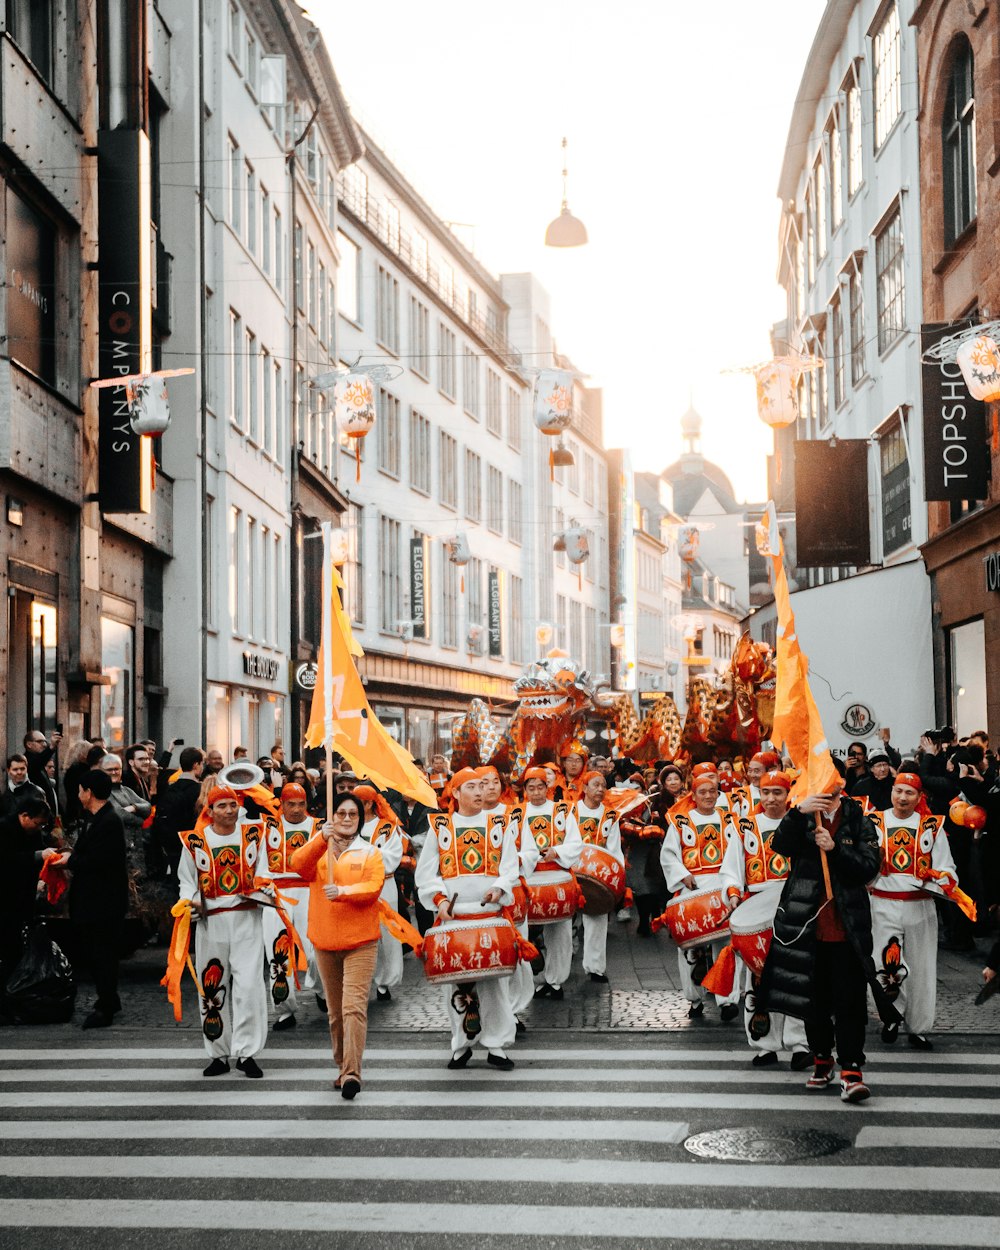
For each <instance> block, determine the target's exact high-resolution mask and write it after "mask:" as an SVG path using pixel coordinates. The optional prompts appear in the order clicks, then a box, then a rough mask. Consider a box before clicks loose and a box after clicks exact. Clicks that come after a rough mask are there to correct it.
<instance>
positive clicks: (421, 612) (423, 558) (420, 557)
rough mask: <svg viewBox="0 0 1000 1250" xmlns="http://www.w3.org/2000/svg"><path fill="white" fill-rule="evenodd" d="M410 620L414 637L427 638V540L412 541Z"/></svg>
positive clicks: (416, 539) (413, 539)
mask: <svg viewBox="0 0 1000 1250" xmlns="http://www.w3.org/2000/svg"><path fill="white" fill-rule="evenodd" d="M410 620H411V621H412V622H413V637H414V638H426V637H427V540H426V539H425V538H423V537H417V538H411V539H410Z"/></svg>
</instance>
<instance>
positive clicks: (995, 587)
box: [983, 551, 1000, 594]
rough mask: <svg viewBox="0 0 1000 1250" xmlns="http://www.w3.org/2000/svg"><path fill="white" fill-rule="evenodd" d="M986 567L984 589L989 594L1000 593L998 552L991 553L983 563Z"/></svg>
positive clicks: (999, 556) (999, 558)
mask: <svg viewBox="0 0 1000 1250" xmlns="http://www.w3.org/2000/svg"><path fill="white" fill-rule="evenodd" d="M983 563H984V564H985V566H986V589H987V590H988V591H989V592H990V594H996V592H997V591H1000V551H991V552H990V554H989V555H988V556H987V557H986V559H985V560H984V561H983Z"/></svg>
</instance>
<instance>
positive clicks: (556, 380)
mask: <svg viewBox="0 0 1000 1250" xmlns="http://www.w3.org/2000/svg"><path fill="white" fill-rule="evenodd" d="M533 416H534V421H535V425H536V426H537V428H538V429H539V430H541V432H542V433H543V434H548V435H556V434H561V433H562V432H563V430H565V429H566V428H567V426H569V424H570V423H571V422H572V420H573V374H572V372H571V371H570V370H569V369H542V370H541V372H540V373H539V374H538V377H537V378H535V394H534V401H533Z"/></svg>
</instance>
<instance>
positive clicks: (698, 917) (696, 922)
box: [663, 885, 729, 950]
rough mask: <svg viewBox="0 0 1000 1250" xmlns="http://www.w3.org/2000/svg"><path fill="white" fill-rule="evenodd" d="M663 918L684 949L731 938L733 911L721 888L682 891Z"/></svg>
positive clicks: (670, 903)
mask: <svg viewBox="0 0 1000 1250" xmlns="http://www.w3.org/2000/svg"><path fill="white" fill-rule="evenodd" d="M663 917H664V919H665V920H666V922H667V928H668V929H669V930H670V936H671V937H672V938H673V939H674V941H675V942H676V943H677V945H678V946H679V947H680V948H681V950H688V949H689V948H690V947H692V946H707V945H708V943H709V942H714V941H715V940H716V938H724V937H728V936H729V908H728V907H727V906H726V902H725V899H724V898H723V896H722V888H721V887H720V886H717V885H707V886H702V887H701V889H700V890H681V892H680V894H676V895H675V896H674V897H673V898H672V899H671V900H670V902H669V903H668V904H667V906H666V910H665V911H664V913H663Z"/></svg>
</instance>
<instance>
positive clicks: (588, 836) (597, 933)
mask: <svg viewBox="0 0 1000 1250" xmlns="http://www.w3.org/2000/svg"><path fill="white" fill-rule="evenodd" d="M581 781H582V783H583V797H582V798H581V799H580V801H579V802H578V803H577V804H576V806H575V807H574V809H573V815H574V816H575V818H576V823H577V826H578V828H579V830H580V837H581V839H582V840H583V842H584V843H590V844H592V845H593V846H602V847H604V849H605V850H606V851H607V852H608V854H609V855H613V856H614V857H615V859H617V860H618V862H619V863H620V864H621V865H622V866H623V867H624V864H625V853H624V851H623V850H622V839H621V832H620V830H619V828H618V816H617V814H616V813H615V811H614V809H613V808H608V807H605V805H604V797H605V795H606V794H607V790H608V783H607V782H606V781H605V779H604V774H603V773H599V772H597V770H596V769H592V770H591V771H589V772H586V773H583V775H582V776H581ZM607 966H608V917H607V915H603V916H587V915H584V916H583V970H584V972H587V973H589V974H590V979H591V981H602V982H606V981H607V979H608V977H607Z"/></svg>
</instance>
